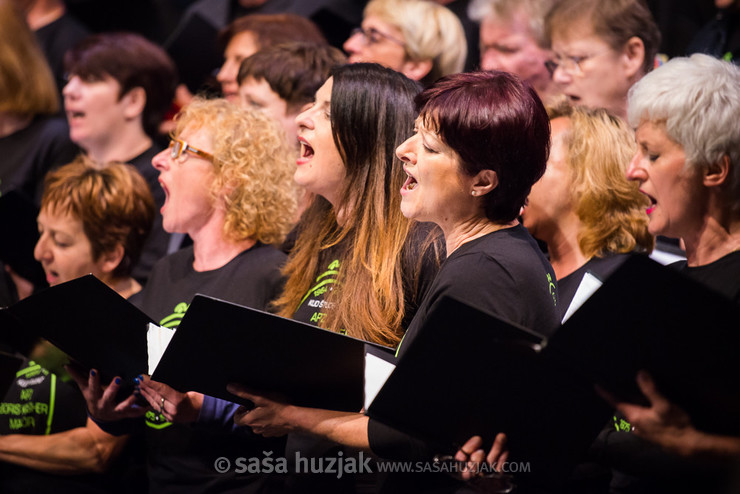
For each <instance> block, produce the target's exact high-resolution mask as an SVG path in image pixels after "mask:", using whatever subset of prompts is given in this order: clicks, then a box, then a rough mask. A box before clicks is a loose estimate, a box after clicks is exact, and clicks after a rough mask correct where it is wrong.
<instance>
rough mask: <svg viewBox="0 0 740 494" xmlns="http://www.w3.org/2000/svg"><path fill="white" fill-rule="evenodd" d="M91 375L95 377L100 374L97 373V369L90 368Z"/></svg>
mask: <svg viewBox="0 0 740 494" xmlns="http://www.w3.org/2000/svg"><path fill="white" fill-rule="evenodd" d="M90 375H91V376H92V377H95V376H97V375H98V373H97V372H95V369H90Z"/></svg>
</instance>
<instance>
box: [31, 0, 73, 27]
mask: <svg viewBox="0 0 740 494" xmlns="http://www.w3.org/2000/svg"><path fill="white" fill-rule="evenodd" d="M64 12H66V9H65V8H64V3H62V2H60V1H59V0H41V1H37V2H34V4H33V6H32V7H31V9H30V10H29V11H28V12H27V13H26V22H28V26H29V27H30V28H31V30H32V31H37V30H39V29H41V28H42V27H44V26H46V25H49V24H51V23H52V22H54V21H55V20H57V19H59V18H60V17H62V16H63V15H64Z"/></svg>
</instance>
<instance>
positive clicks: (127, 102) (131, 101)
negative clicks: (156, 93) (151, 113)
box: [121, 87, 146, 119]
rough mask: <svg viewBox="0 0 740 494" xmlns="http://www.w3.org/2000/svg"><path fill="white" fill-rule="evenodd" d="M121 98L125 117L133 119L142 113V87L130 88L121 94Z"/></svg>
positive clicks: (144, 99)
mask: <svg viewBox="0 0 740 494" xmlns="http://www.w3.org/2000/svg"><path fill="white" fill-rule="evenodd" d="M121 100H122V101H123V103H124V107H123V115H124V116H125V117H126V118H130V119H133V118H136V117H140V116H141V115H142V114H143V113H144V107H145V106H146V91H144V88H143V87H135V88H132V89H130V90H129V91H128V92H127V93H126V94H124V95H123V97H122V98H121Z"/></svg>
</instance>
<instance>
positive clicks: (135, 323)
mask: <svg viewBox="0 0 740 494" xmlns="http://www.w3.org/2000/svg"><path fill="white" fill-rule="evenodd" d="M4 311H5V312H6V314H4V315H3V318H7V317H8V316H10V317H12V318H13V319H14V320H15V324H16V325H17V326H16V327H18V328H20V330H21V331H23V332H24V334H33V335H35V336H38V337H42V338H46V339H47V340H49V341H50V342H51V343H52V344H54V345H55V346H57V347H58V348H59V349H60V350H62V351H63V352H65V353H66V354H67V355H69V357H70V358H71V359H73V361H75V362H76V363H77V364H79V365H80V366H81V367H83V368H85V369H91V368H94V369H98V370H99V371H100V372H101V374H102V377H103V379H104V380H107V379H112V378H113V377H114V376H120V377H121V378H122V379H123V381H124V383H132V382H133V378H134V377H136V376H137V375H139V374H141V373H145V372H146V369H147V346H146V341H147V340H146V332H147V326H148V324H149V323H152V322H153V321H152V320H151V319H150V318H149V316H147V315H146V314H144V313H143V312H142V311H140V310H139V309H137V308H136V307H134V306H133V305H132V304H131V303H130V302H129V301H127V300H126V299H125V298H123V297H121V296H120V295H119V294H118V293H116V292H115V291H114V290H113V289H111V288H110V287H108V286H107V285H106V284H105V283H103V282H102V281H100V280H98V279H97V278H96V277H95V276H93V275H87V276H83V277H81V278H77V279H75V280H72V281H68V282H66V283H61V284H59V285H56V286H53V287H50V288H47V289H45V290H42V291H40V292H38V293H35V294H34V295H32V296H30V297H28V298H26V299H24V300H21V301H20V302H18V303H16V304H14V305H13V306H11V307H9V308H7V309H4ZM103 382H105V381H103Z"/></svg>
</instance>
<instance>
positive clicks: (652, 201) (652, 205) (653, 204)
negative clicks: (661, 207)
mask: <svg viewBox="0 0 740 494" xmlns="http://www.w3.org/2000/svg"><path fill="white" fill-rule="evenodd" d="M643 194H645V193H644V192H643ZM645 195H646V196H647V198H648V199H650V206H648V207H647V209H646V210H645V212H646V213H647V214H650V213H652V212H653V211H654V210H655V207H656V206H657V205H658V201H656V200H655V198H654V197H653V196H651V195H650V194H645Z"/></svg>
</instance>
